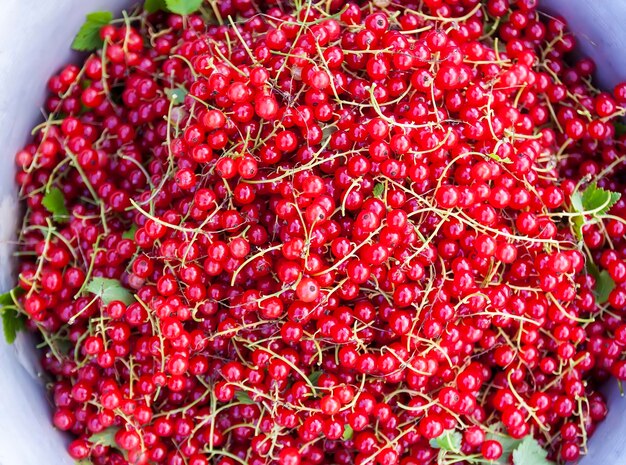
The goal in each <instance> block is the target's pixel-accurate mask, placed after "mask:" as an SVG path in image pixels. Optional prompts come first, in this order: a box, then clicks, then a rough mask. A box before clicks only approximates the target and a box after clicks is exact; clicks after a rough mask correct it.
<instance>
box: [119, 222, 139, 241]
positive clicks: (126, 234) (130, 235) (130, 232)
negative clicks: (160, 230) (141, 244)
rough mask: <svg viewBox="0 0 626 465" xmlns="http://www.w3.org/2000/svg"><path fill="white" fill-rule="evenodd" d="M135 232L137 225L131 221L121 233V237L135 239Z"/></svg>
mask: <svg viewBox="0 0 626 465" xmlns="http://www.w3.org/2000/svg"><path fill="white" fill-rule="evenodd" d="M135 232H137V225H136V224H134V223H133V225H132V226H131V227H130V229H129V230H128V231H124V232H123V233H122V239H135Z"/></svg>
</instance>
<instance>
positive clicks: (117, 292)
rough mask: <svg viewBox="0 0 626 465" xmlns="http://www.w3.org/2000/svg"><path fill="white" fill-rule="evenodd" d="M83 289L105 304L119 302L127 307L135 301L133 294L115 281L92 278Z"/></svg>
mask: <svg viewBox="0 0 626 465" xmlns="http://www.w3.org/2000/svg"><path fill="white" fill-rule="evenodd" d="M85 289H86V290H87V292H91V293H92V294H96V295H97V296H98V297H100V298H101V299H102V302H103V303H105V304H108V303H111V302H113V301H114V300H119V301H121V302H124V303H125V304H126V305H129V304H132V303H133V302H134V301H135V299H133V294H132V293H131V292H130V291H129V290H128V289H126V288H125V287H124V286H122V283H120V282H119V281H118V280H117V279H109V278H93V279H92V280H91V282H90V283H89V284H87V287H86V288H85Z"/></svg>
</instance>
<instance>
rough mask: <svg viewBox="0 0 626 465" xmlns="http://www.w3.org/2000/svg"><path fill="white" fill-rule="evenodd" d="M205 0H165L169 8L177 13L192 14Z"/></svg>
mask: <svg viewBox="0 0 626 465" xmlns="http://www.w3.org/2000/svg"><path fill="white" fill-rule="evenodd" d="M202 1H203V0H165V4H166V5H167V9H168V10H169V11H171V12H172V13H176V14H177V15H181V16H184V15H190V14H191V13H195V12H196V11H198V9H200V6H201V5H202Z"/></svg>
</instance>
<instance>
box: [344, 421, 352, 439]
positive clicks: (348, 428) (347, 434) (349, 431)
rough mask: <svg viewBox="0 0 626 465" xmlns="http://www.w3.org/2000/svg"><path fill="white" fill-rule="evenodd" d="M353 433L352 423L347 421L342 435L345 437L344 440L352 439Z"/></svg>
mask: <svg viewBox="0 0 626 465" xmlns="http://www.w3.org/2000/svg"><path fill="white" fill-rule="evenodd" d="M353 435H354V430H353V429H352V427H351V426H350V425H348V424H347V423H346V425H345V426H344V430H343V436H341V439H343V440H344V441H349V440H350V439H352V436H353Z"/></svg>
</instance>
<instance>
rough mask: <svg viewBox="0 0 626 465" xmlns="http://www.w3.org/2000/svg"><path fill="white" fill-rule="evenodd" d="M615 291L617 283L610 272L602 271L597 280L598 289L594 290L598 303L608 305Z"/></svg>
mask: <svg viewBox="0 0 626 465" xmlns="http://www.w3.org/2000/svg"><path fill="white" fill-rule="evenodd" d="M613 289H615V281H613V278H611V275H610V274H609V272H608V271H606V270H602V272H601V273H600V274H599V275H598V277H597V278H596V287H595V289H594V290H593V293H594V294H595V295H596V303H599V304H603V303H606V301H607V300H609V295H611V291H613Z"/></svg>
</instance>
